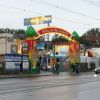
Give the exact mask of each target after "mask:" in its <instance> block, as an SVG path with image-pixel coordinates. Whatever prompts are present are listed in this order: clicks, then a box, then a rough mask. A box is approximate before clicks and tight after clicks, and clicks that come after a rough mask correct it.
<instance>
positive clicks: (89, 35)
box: [79, 28, 100, 47]
mask: <svg viewBox="0 0 100 100" xmlns="http://www.w3.org/2000/svg"><path fill="white" fill-rule="evenodd" d="M79 41H80V43H81V44H85V45H86V46H95V47H97V46H99V47H100V29H99V28H92V29H90V30H88V31H87V32H86V33H84V34H83V35H82V36H81V37H80V38H79Z"/></svg>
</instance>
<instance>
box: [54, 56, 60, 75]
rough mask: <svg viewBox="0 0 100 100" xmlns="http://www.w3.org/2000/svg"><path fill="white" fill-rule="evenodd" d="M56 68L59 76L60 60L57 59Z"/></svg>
mask: <svg viewBox="0 0 100 100" xmlns="http://www.w3.org/2000/svg"><path fill="white" fill-rule="evenodd" d="M55 68H56V73H57V74H59V58H57V59H56V65H55Z"/></svg>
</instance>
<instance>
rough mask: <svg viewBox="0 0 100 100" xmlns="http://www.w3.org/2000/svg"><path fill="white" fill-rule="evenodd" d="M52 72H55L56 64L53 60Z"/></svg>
mask: <svg viewBox="0 0 100 100" xmlns="http://www.w3.org/2000/svg"><path fill="white" fill-rule="evenodd" d="M52 70H53V71H52V72H53V73H55V72H56V66H55V62H54V63H53V64H52Z"/></svg>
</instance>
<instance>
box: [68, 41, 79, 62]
mask: <svg viewBox="0 0 100 100" xmlns="http://www.w3.org/2000/svg"><path fill="white" fill-rule="evenodd" d="M69 48H70V63H79V62H80V44H79V43H73V42H70V44H69Z"/></svg>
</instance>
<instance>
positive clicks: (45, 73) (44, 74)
mask: <svg viewBox="0 0 100 100" xmlns="http://www.w3.org/2000/svg"><path fill="white" fill-rule="evenodd" d="M83 74H84V75H86V74H93V72H82V73H80V75H83ZM52 75H54V74H53V73H52V72H45V71H42V72H40V73H38V74H16V75H15V74H7V75H0V79H3V78H26V77H42V76H52ZM59 75H60V76H63V75H74V74H70V73H68V72H60V73H59Z"/></svg>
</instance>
